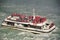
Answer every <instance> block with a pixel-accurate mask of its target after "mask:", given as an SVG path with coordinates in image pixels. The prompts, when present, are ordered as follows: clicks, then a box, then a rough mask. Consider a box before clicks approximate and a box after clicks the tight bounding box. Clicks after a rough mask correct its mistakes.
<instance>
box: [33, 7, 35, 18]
mask: <svg viewBox="0 0 60 40" xmlns="http://www.w3.org/2000/svg"><path fill="white" fill-rule="evenodd" d="M33 19H35V9H34V8H33Z"/></svg>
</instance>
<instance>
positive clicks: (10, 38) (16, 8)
mask: <svg viewBox="0 0 60 40" xmlns="http://www.w3.org/2000/svg"><path fill="white" fill-rule="evenodd" d="M59 4H60V2H59V1H58V0H5V1H4V0H0V25H1V23H2V21H3V19H4V18H5V17H7V16H8V15H10V14H11V13H13V12H16V13H22V14H26V15H32V8H35V9H36V15H41V16H46V17H47V18H48V19H50V20H52V21H53V22H54V23H55V25H56V29H55V30H53V31H52V32H50V33H40V34H33V33H29V32H23V31H19V30H13V29H9V28H3V27H2V26H0V40H60V14H59V13H60V11H59V10H60V5H59Z"/></svg>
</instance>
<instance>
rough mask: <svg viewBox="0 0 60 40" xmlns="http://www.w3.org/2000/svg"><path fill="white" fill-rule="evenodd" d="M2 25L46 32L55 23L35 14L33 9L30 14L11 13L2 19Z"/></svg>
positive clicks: (53, 26) (52, 27)
mask: <svg viewBox="0 0 60 40" xmlns="http://www.w3.org/2000/svg"><path fill="white" fill-rule="evenodd" d="M2 26H10V27H15V28H19V29H21V28H22V29H26V30H31V31H37V32H47V33H48V32H51V31H52V30H53V29H55V24H54V23H53V22H52V21H49V20H48V19H47V18H46V17H43V16H40V15H35V10H34V9H33V15H32V16H27V15H24V14H18V13H13V14H11V15H10V16H8V17H7V18H5V19H4V20H3V22H2Z"/></svg>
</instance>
